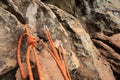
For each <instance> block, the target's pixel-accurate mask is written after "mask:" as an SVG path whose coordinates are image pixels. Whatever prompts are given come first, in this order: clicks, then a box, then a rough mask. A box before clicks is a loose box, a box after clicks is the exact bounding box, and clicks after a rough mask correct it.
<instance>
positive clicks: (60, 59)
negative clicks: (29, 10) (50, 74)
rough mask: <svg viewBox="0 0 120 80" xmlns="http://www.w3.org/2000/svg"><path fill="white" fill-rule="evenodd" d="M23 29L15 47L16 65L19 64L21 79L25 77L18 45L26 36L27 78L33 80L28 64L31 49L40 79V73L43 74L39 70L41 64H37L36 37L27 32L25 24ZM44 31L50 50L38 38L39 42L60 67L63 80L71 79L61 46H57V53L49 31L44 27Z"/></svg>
mask: <svg viewBox="0 0 120 80" xmlns="http://www.w3.org/2000/svg"><path fill="white" fill-rule="evenodd" d="M25 30H26V32H25V33H23V34H22V35H21V36H20V39H19V41H18V48H17V60H18V65H19V68H20V73H21V76H22V78H23V79H26V77H27V76H26V75H25V73H24V69H23V65H22V62H21V58H20V49H21V48H20V46H21V43H22V39H23V38H24V37H27V44H28V48H27V52H26V64H27V69H28V75H29V79H30V80H34V78H33V73H32V70H31V66H30V50H33V53H34V57H35V63H36V66H37V72H38V76H39V80H42V75H43V74H42V72H41V66H40V64H39V60H38V55H37V52H36V45H37V42H36V39H35V38H34V37H33V36H32V35H30V34H29V30H28V28H27V26H26V25H25ZM44 33H45V35H46V37H47V39H48V41H49V43H50V46H51V48H52V51H51V50H50V49H49V47H48V46H47V45H46V44H45V43H44V42H43V41H42V40H39V42H40V43H41V44H42V45H43V46H44V47H45V48H46V49H47V51H48V52H49V54H50V55H51V56H52V58H53V59H54V60H55V62H56V64H57V66H58V68H59V69H60V71H61V74H62V75H63V77H64V79H65V80H71V77H70V74H69V71H68V68H67V65H66V60H65V55H64V49H63V47H62V46H61V45H60V46H59V48H58V49H59V52H60V51H61V53H60V54H58V51H57V50H56V48H55V46H54V43H53V41H52V38H51V36H50V33H49V31H48V29H47V28H45V29H44Z"/></svg>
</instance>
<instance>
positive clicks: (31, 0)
mask: <svg viewBox="0 0 120 80" xmlns="http://www.w3.org/2000/svg"><path fill="white" fill-rule="evenodd" d="M116 1H117V0H116ZM45 2H46V3H43V2H41V1H40V0H1V1H0V4H1V5H0V41H1V43H0V53H1V54H0V80H8V79H9V80H19V79H21V76H20V74H19V67H18V63H17V60H16V48H17V42H18V39H19V36H20V35H21V34H22V33H23V32H24V27H23V26H22V25H23V24H27V25H28V28H29V30H30V33H31V35H33V36H35V38H36V39H37V40H39V39H43V41H44V42H46V44H48V46H49V43H48V40H47V38H46V37H45V35H44V32H43V30H44V27H43V26H44V25H46V26H48V29H49V31H50V33H51V36H52V39H53V41H54V44H55V46H56V49H58V46H59V44H61V43H62V44H63V47H64V49H65V55H66V59H67V62H66V63H67V66H68V68H69V72H70V74H71V78H72V80H115V79H118V80H119V77H118V74H119V73H120V70H119V60H120V57H119V54H118V53H119V52H116V51H114V50H113V49H112V48H110V47H109V46H110V45H108V46H107V45H105V44H107V43H105V44H102V41H110V42H111V43H112V44H113V45H114V46H117V49H119V44H116V42H115V40H117V39H116V38H115V37H116V36H112V37H107V36H102V37H101V36H99V34H98V35H96V34H95V35H96V36H93V34H92V35H91V36H92V38H93V41H94V43H95V44H99V45H101V46H105V47H103V48H101V47H100V48H99V46H98V47H97V48H96V47H95V46H94V44H93V42H92V40H91V38H90V36H89V33H92V32H103V33H106V34H113V33H115V32H116V31H115V30H113V29H116V30H119V29H118V28H119V27H118V25H116V26H115V27H116V28H115V27H113V26H112V25H114V24H110V26H109V28H108V29H106V28H105V27H107V26H108V25H107V24H108V23H107V22H104V19H98V18H97V17H98V16H96V15H97V14H96V13H98V12H97V10H99V9H100V10H101V9H103V8H101V6H100V5H98V3H99V2H101V1H100V0H96V1H94V0H93V1H83V0H75V1H73V0H70V2H69V0H68V2H69V3H66V2H67V1H64V0H61V1H60V3H59V2H58V1H57V0H51V2H49V0H45ZM54 2H55V3H56V4H54ZM80 2H82V3H83V4H82V3H81V4H80ZM93 2H94V4H91V3H93ZM103 2H104V1H103ZM48 3H52V4H54V5H57V4H59V7H60V8H62V9H63V10H61V9H59V8H58V7H56V6H54V5H51V4H48ZM88 3H89V4H88ZM61 4H63V5H66V7H65V8H64V7H63V6H61ZM68 4H71V5H68ZM79 4H80V6H82V7H80V6H79ZM95 4H96V6H98V8H93V5H95ZM101 4H102V3H101ZM83 5H84V6H83ZM89 5H90V6H92V7H89ZM111 7H113V6H111ZM81 8H83V9H85V10H84V11H82V10H83V9H81ZM64 10H66V11H67V12H69V13H70V14H69V13H67V12H65V11H64ZM79 12H80V13H81V14H78V13H79ZM85 12H86V14H84V13H85ZM100 12H102V11H100ZM93 13H94V15H92V14H93ZM103 13H104V11H103ZM103 13H101V14H103ZM71 14H72V15H71ZM95 14H96V15H95ZM73 15H74V16H75V17H76V18H75V17H74V16H73ZM88 15H90V16H88ZM103 15H104V14H103ZM81 16H83V17H81ZM102 18H106V16H103V17H102ZM110 18H111V17H110ZM80 19H81V20H82V22H84V23H85V24H86V26H85V24H83V23H80ZM106 19H108V17H107V18H106ZM111 19H112V18H111ZM94 20H96V22H93V21H94ZM110 23H111V22H110ZM113 23H114V22H113ZM81 24H83V25H84V26H82V25H81ZM88 24H89V25H88ZM92 25H95V26H93V27H92V28H91V29H89V28H88V26H92ZM98 25H99V26H98ZM101 25H104V26H103V27H102V26H101ZM100 26H101V27H100ZM112 27H113V29H111V28H112ZM102 28H103V29H102ZM93 29H94V30H93ZM109 29H111V31H110V30H109ZM91 30H92V31H91ZM97 30H98V31H97ZM106 30H107V31H106ZM87 31H88V32H87ZM96 37H97V39H98V38H99V39H100V40H97V39H96ZM25 42H26V39H24V40H23V44H22V46H21V51H22V52H21V58H22V62H23V64H24V65H26V64H25V52H26V48H27V45H26V44H25ZM97 49H98V50H97ZM115 49H116V48H115ZM36 50H37V52H38V55H39V61H40V64H41V66H42V72H43V74H44V75H43V79H44V80H56V79H57V80H64V79H63V77H62V75H61V73H60V71H59V69H58V68H57V66H56V63H55V61H54V60H53V59H52V57H51V56H50V55H49V53H48V52H47V50H46V49H45V48H44V47H43V46H42V45H41V44H40V43H39V42H38V43H37V48H36ZM105 50H106V51H109V52H108V53H110V55H109V54H108V53H107V52H106V51H105ZM118 51H119V50H118ZM100 53H101V54H102V55H101V54H100ZM103 56H104V57H103ZM109 58H110V59H109ZM111 58H112V59H111ZM30 60H31V65H32V69H33V72H34V77H35V80H37V79H38V78H37V74H36V71H35V70H36V69H35V64H34V63H35V62H34V58H33V54H32V53H31V58H30ZM111 67H112V68H111ZM53 72H54V74H53ZM114 72H115V73H116V74H113V73H114ZM115 76H116V77H115ZM26 80H29V79H26Z"/></svg>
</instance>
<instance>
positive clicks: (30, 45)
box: [17, 25, 42, 80]
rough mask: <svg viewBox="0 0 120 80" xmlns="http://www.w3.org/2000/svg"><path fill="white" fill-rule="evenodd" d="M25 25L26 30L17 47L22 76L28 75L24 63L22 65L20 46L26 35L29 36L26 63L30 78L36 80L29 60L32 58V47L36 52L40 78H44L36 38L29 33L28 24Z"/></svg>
mask: <svg viewBox="0 0 120 80" xmlns="http://www.w3.org/2000/svg"><path fill="white" fill-rule="evenodd" d="M24 27H25V30H26V32H25V33H23V34H22V35H21V36H20V39H19V41H18V48H17V60H18V65H19V67H20V73H21V76H22V78H23V79H26V77H27V76H26V75H25V73H24V69H23V65H22V62H21V59H20V50H21V48H20V47H21V43H22V39H23V38H24V37H27V43H28V49H27V52H26V64H27V69H28V75H29V79H30V80H34V78H33V73H32V70H31V66H30V60H29V59H30V50H31V49H32V50H33V53H34V57H35V63H36V66H37V71H38V76H39V80H42V73H41V71H40V70H41V67H40V64H39V60H38V55H37V52H36V49H35V47H36V40H35V38H34V37H33V36H32V35H30V34H29V30H28V28H27V26H26V25H24Z"/></svg>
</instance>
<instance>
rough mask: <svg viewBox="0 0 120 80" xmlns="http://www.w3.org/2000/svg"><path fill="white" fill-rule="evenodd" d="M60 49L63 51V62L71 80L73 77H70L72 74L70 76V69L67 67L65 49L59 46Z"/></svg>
mask: <svg viewBox="0 0 120 80" xmlns="http://www.w3.org/2000/svg"><path fill="white" fill-rule="evenodd" d="M59 47H60V48H61V50H62V55H63V60H64V65H65V68H66V73H67V75H68V77H69V80H71V77H70V74H69V71H68V67H67V65H66V59H65V54H64V53H65V51H64V49H63V47H62V46H61V45H60V46H59Z"/></svg>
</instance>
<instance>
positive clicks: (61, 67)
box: [40, 29, 71, 80]
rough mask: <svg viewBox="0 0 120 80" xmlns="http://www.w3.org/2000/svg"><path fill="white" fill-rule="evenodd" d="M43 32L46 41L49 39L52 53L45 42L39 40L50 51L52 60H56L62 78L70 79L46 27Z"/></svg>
mask: <svg viewBox="0 0 120 80" xmlns="http://www.w3.org/2000/svg"><path fill="white" fill-rule="evenodd" d="M44 32H45V35H46V37H47V38H48V41H49V43H50V46H51V48H52V51H53V53H52V52H51V50H50V49H49V48H48V47H47V46H46V44H45V43H44V42H43V41H42V40H40V42H41V43H42V45H43V46H44V47H45V48H46V49H47V50H48V52H49V53H50V55H51V56H52V57H53V58H54V60H55V61H56V63H57V66H58V67H59V69H60V71H61V73H62V75H63V77H64V79H65V80H71V79H70V77H69V75H68V72H67V71H68V70H66V69H67V68H66V67H65V66H64V64H63V63H62V60H61V56H60V57H59V55H58V52H57V50H56V48H55V46H54V43H53V41H52V38H51V36H50V33H49V31H48V29H45V30H44Z"/></svg>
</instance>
